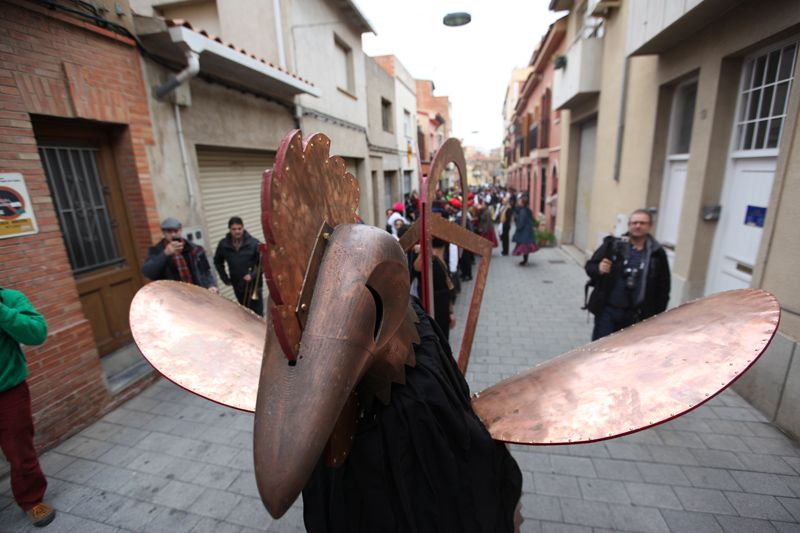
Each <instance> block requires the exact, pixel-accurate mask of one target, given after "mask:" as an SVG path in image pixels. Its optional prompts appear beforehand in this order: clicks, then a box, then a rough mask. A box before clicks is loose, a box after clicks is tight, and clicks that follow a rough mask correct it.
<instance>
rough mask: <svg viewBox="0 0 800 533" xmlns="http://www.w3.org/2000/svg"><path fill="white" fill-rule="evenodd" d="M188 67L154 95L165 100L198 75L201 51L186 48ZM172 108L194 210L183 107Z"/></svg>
mask: <svg viewBox="0 0 800 533" xmlns="http://www.w3.org/2000/svg"><path fill="white" fill-rule="evenodd" d="M185 53H186V67H185V68H184V69H183V70H181V71H180V72H178V73H177V74H172V75H170V77H169V79H168V80H167V81H165V82H164V83H162V84H161V85H158V86H156V87H153V97H154V98H155V99H156V100H163V99H164V98H165V97H166V96H167V95H168V94H169V93H171V92H172V91H174V90H175V89H177V88H178V87H179V86H180V85H181V84H182V83H184V82H186V81H187V80H189V79H191V78H193V77H194V76H197V74H198V73H199V72H200V53H199V52H198V51H195V50H192V49H187V50H186V52H185ZM172 110H173V112H174V113H175V128H176V129H177V133H178V147H179V148H180V152H181V163H182V165H183V176H184V179H185V180H186V192H187V193H188V195H189V207H190V209H191V210H192V212H194V210H195V208H196V207H197V206H196V199H197V195H196V194H195V191H194V183H193V181H192V169H191V167H190V165H189V155H188V152H187V151H186V140H185V138H184V136H183V124H182V122H181V107H180V105H178V103H177V102H175V103H173V104H172Z"/></svg>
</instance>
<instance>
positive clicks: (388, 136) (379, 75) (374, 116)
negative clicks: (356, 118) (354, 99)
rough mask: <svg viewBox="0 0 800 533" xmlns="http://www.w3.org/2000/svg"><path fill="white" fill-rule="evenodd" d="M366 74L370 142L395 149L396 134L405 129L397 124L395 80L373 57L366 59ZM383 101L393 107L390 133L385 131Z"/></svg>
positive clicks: (400, 124) (401, 124)
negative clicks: (398, 130)
mask: <svg viewBox="0 0 800 533" xmlns="http://www.w3.org/2000/svg"><path fill="white" fill-rule="evenodd" d="M365 72H366V100H367V117H368V120H367V123H368V124H369V127H368V128H367V131H368V134H369V142H370V143H371V144H376V145H378V146H381V147H385V148H395V138H396V136H395V133H396V132H397V129H398V128H400V129H402V128H403V123H402V122H400V123H399V124H398V122H397V113H396V111H397V102H395V95H394V79H393V78H392V77H391V76H389V75H388V74H387V73H386V71H385V70H383V68H381V67H380V65H378V63H376V62H375V60H374V59H372V58H371V57H365ZM383 100H387V101H388V102H389V103H390V105H391V110H390V121H391V123H390V124H389V131H387V130H384V129H383V111H382V106H383Z"/></svg>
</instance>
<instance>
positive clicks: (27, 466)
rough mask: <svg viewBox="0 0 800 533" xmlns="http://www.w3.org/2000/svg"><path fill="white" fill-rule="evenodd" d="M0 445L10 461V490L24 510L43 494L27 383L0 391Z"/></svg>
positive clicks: (43, 479) (39, 499)
mask: <svg viewBox="0 0 800 533" xmlns="http://www.w3.org/2000/svg"><path fill="white" fill-rule="evenodd" d="M0 448H2V450H3V454H5V456H6V459H8V462H9V463H10V464H11V492H12V493H13V494H14V499H15V500H16V501H17V504H18V505H19V506H20V507H22V510H23V511H27V510H28V509H30V508H31V507H33V506H34V505H36V504H37V503H39V502H41V501H42V498H44V491H45V490H47V479H45V477H44V473H43V472H42V469H41V467H40V466H39V459H38V458H37V457H36V448H34V447H33V416H32V415H31V393H30V391H29V390H28V384H27V383H26V382H24V381H23V382H22V383H20V384H19V385H17V386H16V387H13V388H11V389H9V390H7V391H3V392H0Z"/></svg>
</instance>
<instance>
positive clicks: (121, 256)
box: [35, 123, 142, 356]
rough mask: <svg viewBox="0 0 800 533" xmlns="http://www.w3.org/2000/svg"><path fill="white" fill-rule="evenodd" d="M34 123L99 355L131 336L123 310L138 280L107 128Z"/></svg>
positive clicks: (138, 286) (138, 283) (41, 155)
mask: <svg viewBox="0 0 800 533" xmlns="http://www.w3.org/2000/svg"><path fill="white" fill-rule="evenodd" d="M35 131H36V138H37V145H38V148H39V156H40V158H41V161H42V165H43V166H44V170H45V174H46V176H47V182H48V185H49V188H50V194H51V196H52V198H53V204H54V205H55V209H56V213H57V215H58V220H59V225H60V227H61V234H62V238H63V239H64V245H65V247H66V249H67V254H68V256H69V261H70V265H71V266H72V273H73V275H74V277H75V283H76V286H77V288H78V294H79V296H80V300H81V305H82V307H83V312H84V314H85V315H86V318H87V319H88V320H89V323H90V324H91V327H92V332H93V333H94V338H95V342H96V344H97V350H98V352H99V353H100V355H101V356H102V355H106V354H108V353H110V352H112V351H114V350H116V349H117V348H120V347H122V346H124V345H126V344H128V343H130V342H131V341H132V337H131V331H130V325H129V324H128V310H129V308H130V303H131V300H132V299H133V296H134V294H136V291H137V290H138V289H139V288H140V287H141V286H142V277H141V274H140V272H139V265H138V262H137V260H136V254H135V249H134V241H133V237H132V232H131V226H130V222H129V216H128V213H127V210H126V208H125V200H124V198H123V195H122V189H121V187H120V183H119V179H118V177H117V173H116V167H115V164H114V155H113V152H112V148H111V143H110V140H109V132H107V131H105V130H103V129H98V128H90V127H86V126H82V125H80V124H72V123H47V124H37V125H36V126H35Z"/></svg>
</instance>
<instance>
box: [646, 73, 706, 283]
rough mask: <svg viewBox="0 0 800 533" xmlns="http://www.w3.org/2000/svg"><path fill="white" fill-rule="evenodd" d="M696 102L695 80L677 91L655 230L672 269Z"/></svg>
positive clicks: (670, 122)
mask: <svg viewBox="0 0 800 533" xmlns="http://www.w3.org/2000/svg"><path fill="white" fill-rule="evenodd" d="M696 101H697V80H696V79H693V80H690V81H687V82H684V83H682V84H680V85H678V86H677V87H676V88H675V93H674V95H673V97H672V113H671V116H670V121H669V134H668V137H667V156H666V161H665V162H664V179H663V181H662V183H661V199H660V201H659V206H658V227H657V228H656V239H658V241H659V242H660V243H661V245H662V246H663V247H664V250H666V252H667V258H668V260H669V264H670V268H672V264H673V260H674V257H675V248H676V247H677V245H678V232H679V230H680V217H681V208H682V207H683V193H684V191H685V189H686V173H687V169H688V166H689V147H690V145H691V141H692V127H693V125H694V110H695V102H696Z"/></svg>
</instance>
